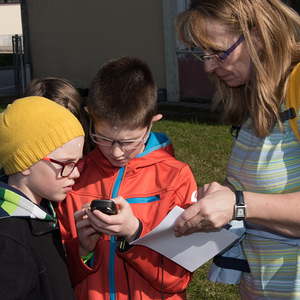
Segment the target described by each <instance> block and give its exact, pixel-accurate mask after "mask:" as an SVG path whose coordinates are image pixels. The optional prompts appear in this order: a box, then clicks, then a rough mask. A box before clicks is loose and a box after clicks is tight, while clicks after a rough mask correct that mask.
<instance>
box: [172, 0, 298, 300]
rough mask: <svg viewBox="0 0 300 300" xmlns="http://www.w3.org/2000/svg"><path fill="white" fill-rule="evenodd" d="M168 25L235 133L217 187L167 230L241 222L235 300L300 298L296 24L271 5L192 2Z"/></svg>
mask: <svg viewBox="0 0 300 300" xmlns="http://www.w3.org/2000/svg"><path fill="white" fill-rule="evenodd" d="M177 27H178V33H179V36H180V38H181V40H182V41H183V42H185V43H186V44H187V45H189V46H191V47H199V48H201V49H202V50H203V54H202V55H198V58H199V59H200V60H201V61H202V62H203V64H204V68H205V70H206V72H207V73H208V74H209V75H210V76H211V78H212V79H213V80H214V81H215V83H216V87H217V97H216V98H215V103H214V104H215V105H216V106H218V105H221V104H222V105H223V107H224V118H225V119H226V120H227V121H229V122H231V124H232V125H234V126H236V127H238V128H239V130H238V132H237V134H236V140H235V143H234V145H233V149H232V154H231V157H230V160H229V163H228V170H227V177H226V185H221V184H219V183H216V182H214V183H210V184H206V185H204V187H202V188H200V189H199V192H198V194H199V195H198V197H199V200H200V199H201V201H199V202H197V203H195V204H194V205H192V206H190V207H189V208H188V209H187V210H185V212H184V213H183V214H182V215H181V216H180V217H179V219H178V220H177V223H176V226H175V233H176V235H178V236H180V235H184V234H189V233H192V232H194V231H211V230H216V229H219V228H221V227H222V226H224V225H225V224H227V223H229V222H230V221H232V220H244V221H245V226H246V235H245V238H244V240H243V241H242V249H243V252H244V254H245V256H246V258H247V260H248V263H249V266H250V273H243V274H242V278H241V284H240V291H241V297H242V299H300V274H299V272H300V265H299V264H298V261H299V259H300V143H299V132H298V126H297V125H298V124H299V125H300V121H298V115H299V110H298V109H297V106H295V107H294V108H291V107H290V105H289V104H288V101H289V102H291V101H292V102H293V101H294V102H296V101H297V100H298V101H299V102H300V65H299V62H300V17H299V15H297V13H295V12H294V11H293V10H292V9H290V8H289V7H288V6H286V5H285V4H283V3H282V2H281V1H279V0H214V1H211V0H192V1H191V4H190V8H189V9H188V10H187V11H185V12H184V13H182V14H181V15H180V16H179V17H178V19H177ZM291 98H293V99H292V100H291ZM297 121H298V124H297Z"/></svg>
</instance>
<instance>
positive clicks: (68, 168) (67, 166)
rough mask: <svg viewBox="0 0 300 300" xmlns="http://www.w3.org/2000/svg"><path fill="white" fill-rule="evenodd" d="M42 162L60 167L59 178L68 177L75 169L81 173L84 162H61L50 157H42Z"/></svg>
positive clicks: (80, 160)
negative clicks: (48, 162)
mask: <svg viewBox="0 0 300 300" xmlns="http://www.w3.org/2000/svg"><path fill="white" fill-rule="evenodd" d="M42 160H46V161H50V162H52V163H54V164H57V165H60V166H61V167H62V169H61V171H60V176H61V177H68V176H70V175H71V173H72V172H73V170H74V169H75V168H77V169H78V172H79V173H81V172H82V170H83V168H84V161H83V160H82V159H79V160H78V161H77V162H74V161H71V162H61V161H58V160H55V159H53V158H50V157H44V158H42Z"/></svg>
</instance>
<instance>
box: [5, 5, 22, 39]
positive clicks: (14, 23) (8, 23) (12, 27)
mask: <svg viewBox="0 0 300 300" xmlns="http://www.w3.org/2000/svg"><path fill="white" fill-rule="evenodd" d="M13 34H22V22H21V11H20V4H1V5H0V35H13Z"/></svg>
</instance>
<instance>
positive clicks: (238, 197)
mask: <svg viewBox="0 0 300 300" xmlns="http://www.w3.org/2000/svg"><path fill="white" fill-rule="evenodd" d="M245 218H246V205H245V201H244V194H243V192H242V191H235V205H234V218H233V219H234V220H238V221H241V220H245Z"/></svg>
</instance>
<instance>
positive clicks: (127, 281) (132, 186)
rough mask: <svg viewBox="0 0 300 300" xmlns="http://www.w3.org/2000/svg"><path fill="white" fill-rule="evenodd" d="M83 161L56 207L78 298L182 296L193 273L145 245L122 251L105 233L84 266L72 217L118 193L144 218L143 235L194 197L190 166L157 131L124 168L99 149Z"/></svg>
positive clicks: (194, 185)
mask: <svg viewBox="0 0 300 300" xmlns="http://www.w3.org/2000/svg"><path fill="white" fill-rule="evenodd" d="M85 160H86V167H85V170H84V171H83V172H82V174H81V177H80V178H79V180H78V182H77V183H76V185H75V186H74V187H73V191H72V192H70V193H69V194H68V196H67V199H66V201H64V202H63V203H61V204H60V206H59V208H58V210H57V213H58V218H59V221H60V227H61V231H62V236H63V240H64V244H65V247H66V250H67V256H68V261H69V266H70V274H71V277H72V280H73V284H74V286H75V294H76V297H77V298H76V299H77V300H115V299H116V300H123V299H124V300H125V299H126V300H127V299H134V300H137V299H143V300H148V299H149V300H150V299H151V300H152V299H172V300H176V299H185V298H186V297H185V290H186V288H187V285H188V283H189V282H190V279H191V273H190V272H188V271H187V270H185V269H184V268H182V267H180V266H179V265H177V264H176V263H174V262H172V261H171V260H169V259H168V258H166V257H164V256H162V255H160V254H159V253H157V252H155V251H153V250H151V249H149V248H146V247H143V246H134V247H132V248H130V249H129V250H128V251H125V252H120V251H118V242H117V240H116V239H115V237H111V238H110V237H109V236H106V235H103V238H102V239H100V240H99V242H98V243H97V246H96V249H95V251H94V253H95V256H94V262H93V267H89V266H87V265H85V264H84V263H83V261H82V260H81V258H80V256H79V254H78V244H77V232H76V226H75V222H74V216H73V215H74V212H75V211H77V210H79V209H81V207H82V205H83V204H85V203H88V202H91V201H92V200H93V199H110V198H114V197H116V196H118V195H120V196H122V197H123V198H124V199H126V200H127V201H128V202H129V203H130V204H131V208H132V210H133V212H134V214H135V216H136V217H137V218H139V220H140V221H141V222H142V225H143V230H142V233H141V236H143V235H145V234H146V233H148V232H149V231H151V230H152V229H153V228H154V227H155V226H157V225H158V224H159V223H160V222H161V221H162V220H163V218H164V217H165V216H166V215H167V214H168V212H169V211H170V210H171V209H172V208H173V207H174V206H175V205H178V206H180V207H183V208H185V207H187V206H188V205H190V204H191V202H192V201H194V198H195V194H196V190H197V186H196V182H195V180H194V177H193V174H192V172H191V170H190V168H189V166H188V165H187V164H185V163H183V162H180V161H178V160H176V159H175V158H174V156H173V155H172V146H171V144H170V141H169V139H168V138H167V137H166V136H165V135H164V134H161V133H151V135H150V137H149V139H148V141H147V143H146V147H145V150H144V152H143V153H141V154H139V155H138V156H137V157H136V158H134V159H132V160H131V161H130V162H129V163H128V164H127V165H126V167H124V168H116V167H112V166H111V164H110V163H109V162H108V161H107V160H106V159H105V157H104V156H103V155H102V153H101V151H100V150H98V149H95V150H93V151H92V152H91V153H89V154H88V155H87V157H86V158H85Z"/></svg>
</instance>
